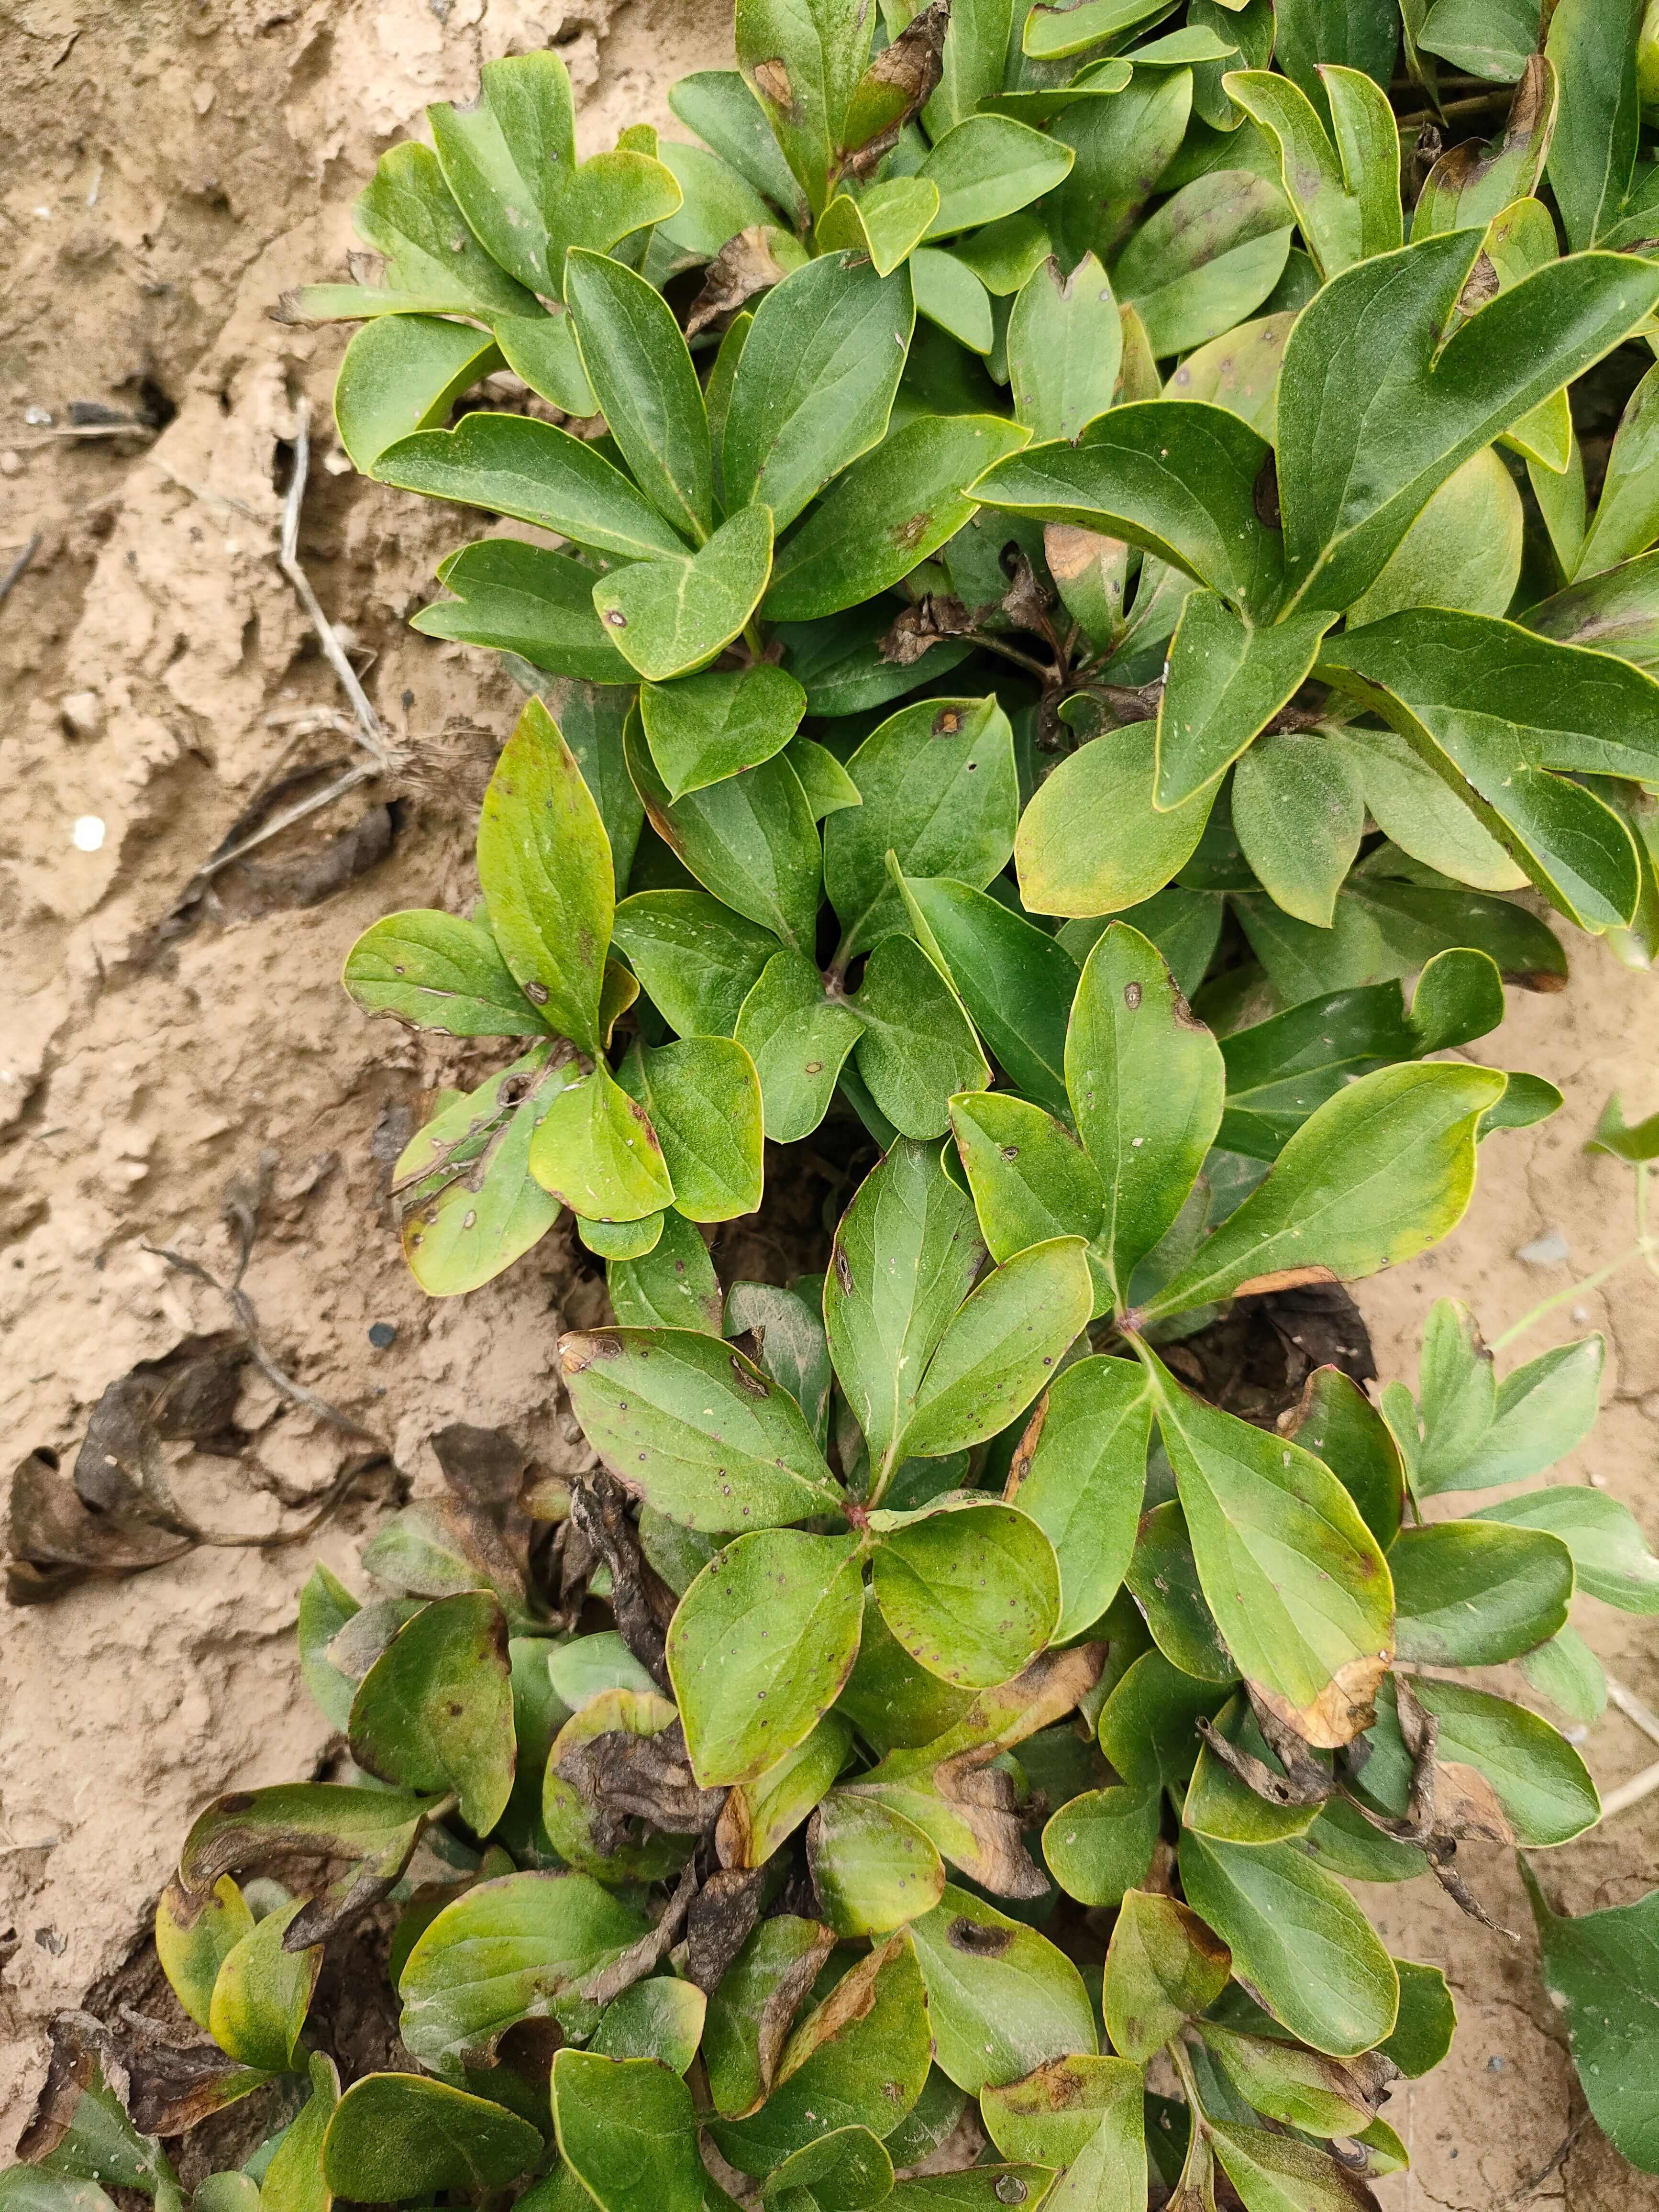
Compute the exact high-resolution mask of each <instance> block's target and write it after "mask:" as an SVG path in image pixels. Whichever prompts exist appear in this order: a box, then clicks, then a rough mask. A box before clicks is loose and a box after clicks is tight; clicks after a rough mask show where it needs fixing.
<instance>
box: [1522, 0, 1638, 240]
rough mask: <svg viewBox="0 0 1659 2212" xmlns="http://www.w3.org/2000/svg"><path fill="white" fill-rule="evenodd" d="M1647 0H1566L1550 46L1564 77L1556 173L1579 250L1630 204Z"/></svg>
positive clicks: (1552, 174) (1555, 185)
mask: <svg viewBox="0 0 1659 2212" xmlns="http://www.w3.org/2000/svg"><path fill="white" fill-rule="evenodd" d="M1641 20H1642V0H1610V4H1608V5H1606V6H1602V7H1596V6H1595V5H1590V4H1586V0H1563V4H1562V5H1561V6H1560V7H1559V8H1558V9H1556V11H1555V12H1554V14H1553V15H1552V16H1551V18H1550V25H1549V33H1548V36H1547V39H1546V40H1545V43H1544V51H1545V52H1546V54H1547V56H1548V58H1549V59H1550V60H1551V61H1552V62H1553V64H1555V69H1556V73H1557V75H1558V76H1559V78H1560V81H1561V107H1560V114H1559V118H1558V120H1557V123H1556V127H1555V137H1554V139H1553V142H1552V143H1551V146H1550V156H1549V180H1550V185H1551V188H1552V189H1553V191H1554V194H1555V198H1556V204H1557V205H1558V206H1559V209H1560V210H1561V219H1562V222H1563V225H1564V227H1565V230H1566V234H1567V242H1568V244H1569V245H1570V246H1572V247H1573V248H1574V249H1575V250H1582V249H1583V247H1585V246H1593V245H1594V244H1595V241H1596V240H1597V239H1599V238H1601V237H1603V236H1604V235H1605V234H1607V232H1608V231H1610V230H1611V229H1612V228H1613V225H1614V224H1615V223H1616V222H1618V220H1619V217H1620V215H1621V213H1622V212H1623V210H1624V204H1625V199H1626V194H1627V192H1628V191H1629V189H1630V183H1631V176H1632V169H1633V168H1634V166H1635V161H1636V153H1637V145H1638V135H1639V131H1640V127H1641V109H1640V102H1639V95H1638V84H1637V73H1636V37H1637V29H1638V24H1639V23H1640V21H1641Z"/></svg>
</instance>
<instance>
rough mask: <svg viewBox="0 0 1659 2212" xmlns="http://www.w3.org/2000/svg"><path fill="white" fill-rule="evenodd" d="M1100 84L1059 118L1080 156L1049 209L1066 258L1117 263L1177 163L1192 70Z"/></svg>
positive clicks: (1061, 131) (1062, 136) (1057, 245)
mask: <svg viewBox="0 0 1659 2212" xmlns="http://www.w3.org/2000/svg"><path fill="white" fill-rule="evenodd" d="M1099 82H1100V89H1099V90H1098V91H1095V90H1093V89H1089V90H1086V91H1085V92H1084V93H1082V94H1079V97H1078V104H1077V105H1075V106H1067V107H1066V110H1065V112H1060V113H1057V114H1056V115H1055V117H1054V137H1056V138H1057V139H1059V140H1060V142H1061V143H1062V144H1065V145H1069V146H1071V147H1072V148H1073V149H1074V151H1075V154H1076V156H1077V158H1076V160H1075V161H1074V162H1073V167H1072V171H1071V173H1070V175H1069V176H1068V177H1067V178H1066V180H1065V182H1064V183H1063V184H1062V185H1060V187H1059V188H1058V190H1057V191H1054V192H1052V193H1050V194H1049V196H1048V199H1047V201H1046V202H1045V204H1044V207H1043V213H1044V216H1046V217H1047V220H1048V228H1049V231H1050V233H1051V234H1052V236H1053V240H1054V250H1055V252H1057V253H1058V254H1059V256H1060V259H1061V261H1062V262H1064V261H1067V260H1070V261H1073V262H1076V261H1078V260H1079V259H1081V258H1082V256H1083V255H1084V254H1085V252H1093V253H1096V254H1097V255H1098V256H1099V257H1100V258H1101V259H1102V261H1103V262H1109V260H1110V259H1111V257H1112V255H1113V254H1114V253H1115V251H1116V250H1117V248H1118V247H1119V246H1121V244H1122V243H1123V240H1125V238H1126V237H1127V235H1128V234H1129V232H1130V230H1131V228H1133V224H1134V220H1135V217H1136V216H1138V215H1139V212H1140V210H1141V209H1142V208H1143V207H1144V206H1145V205H1146V202H1147V200H1148V199H1149V198H1150V197H1152V193H1153V191H1155V190H1156V189H1157V186H1158V180H1159V179H1160V178H1161V177H1162V175H1163V174H1164V171H1165V170H1166V169H1167V168H1168V167H1169V166H1170V161H1172V160H1173V158H1174V156H1175V155H1176V150H1177V149H1178V148H1179V147H1180V144H1181V142H1182V137H1183V136H1184V135H1185V132H1186V129H1187V124H1188V118H1189V116H1190V114H1191V112H1192V106H1193V74H1192V71H1191V70H1189V69H1173V70H1142V71H1141V72H1140V73H1139V75H1138V76H1132V77H1131V81H1130V82H1129V83H1128V85H1127V88H1123V89H1121V90H1119V91H1116V92H1114V91H1112V90H1111V87H1110V82H1109V81H1108V79H1107V78H1106V77H1104V76H1103V77H1102V78H1101V79H1100V81H1099ZM1056 96H1057V95H1056V94H1053V93H1050V94H1048V95H1047V98H1048V100H1053V99H1054V98H1055V97H1056Z"/></svg>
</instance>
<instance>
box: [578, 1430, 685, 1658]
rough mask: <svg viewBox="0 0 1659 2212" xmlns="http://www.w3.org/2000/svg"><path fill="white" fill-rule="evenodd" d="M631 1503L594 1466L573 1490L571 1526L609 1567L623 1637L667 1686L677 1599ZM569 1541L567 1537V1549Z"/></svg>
mask: <svg viewBox="0 0 1659 2212" xmlns="http://www.w3.org/2000/svg"><path fill="white" fill-rule="evenodd" d="M628 1502H629V1501H628V1492H626V1491H625V1490H624V1489H623V1486H622V1485H621V1483H619V1482H618V1481H617V1480H616V1478H615V1476H614V1475H611V1474H606V1473H605V1469H604V1468H595V1469H594V1470H593V1472H592V1474H586V1475H584V1476H583V1477H582V1479H581V1480H580V1482H579V1483H577V1484H576V1485H575V1486H574V1488H573V1490H572V1492H571V1496H570V1521H571V1530H572V1534H578V1535H580V1536H581V1537H582V1538H583V1539H584V1540H585V1541H586V1544H587V1545H588V1546H589V1547H590V1548H591V1549H592V1552H593V1553H596V1554H597V1555H598V1556H599V1558H600V1559H603V1560H604V1561H605V1565H606V1566H607V1567H609V1568H610V1570H611V1609H612V1611H613V1612H614V1613H615V1614H616V1616H617V1629H618V1631H619V1632H620V1633H621V1636H622V1639H623V1643H624V1644H626V1645H627V1646H628V1648H629V1650H630V1651H631V1652H632V1653H633V1655H634V1656H635V1658H636V1659H637V1660H638V1661H639V1662H640V1664H641V1666H642V1667H643V1668H646V1669H647V1672H648V1673H649V1674H651V1676H652V1678H653V1680H654V1681H655V1682H656V1683H657V1685H658V1686H659V1688H661V1689H664V1690H666V1689H667V1688H668V1686H669V1682H668V1662H667V1661H666V1659H665V1656H664V1638H665V1635H666V1632H667V1628H668V1624H669V1622H670V1621H671V1620H672V1619H673V1618H674V1607H675V1603H676V1600H675V1596H674V1593H673V1591H672V1590H671V1589H670V1588H669V1587H668V1584H667V1583H665V1581H664V1580H663V1578H662V1577H661V1576H660V1575H659V1573H658V1572H657V1571H656V1569H655V1568H654V1567H653V1566H652V1565H650V1563H649V1561H648V1560H647V1559H646V1557H645V1554H644V1553H643V1552H641V1549H640V1540H639V1535H638V1533H637V1531H636V1530H635V1526H634V1523H633V1522H632V1521H631V1520H630V1519H629V1513H628ZM568 1544H569V1539H568V1537H567V1539H566V1545H567V1550H568Z"/></svg>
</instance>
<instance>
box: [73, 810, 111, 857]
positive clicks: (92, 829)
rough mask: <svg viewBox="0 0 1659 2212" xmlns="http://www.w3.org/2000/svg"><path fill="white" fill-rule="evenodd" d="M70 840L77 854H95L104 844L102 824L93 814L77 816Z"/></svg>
mask: <svg viewBox="0 0 1659 2212" xmlns="http://www.w3.org/2000/svg"><path fill="white" fill-rule="evenodd" d="M70 842H71V843H72V844H73V845H74V847H75V849H76V852H77V853H95V852H97V851H98V850H99V848H100V846H101V845H102V844H103V842H104V825H103V823H102V822H101V821H100V819H99V817H98V816H97V815H95V814H77V815H76V817H75V827H74V829H71V830H70Z"/></svg>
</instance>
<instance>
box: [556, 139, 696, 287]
mask: <svg viewBox="0 0 1659 2212" xmlns="http://www.w3.org/2000/svg"><path fill="white" fill-rule="evenodd" d="M652 143H655V133H654V132H653V134H652ZM682 197H683V195H682V193H681V191H680V187H679V185H678V182H677V180H676V179H675V176H674V173H673V171H672V170H671V169H670V168H667V167H665V165H664V164H663V163H662V162H661V161H657V160H656V159H655V158H654V157H653V156H652V155H648V154H646V153H644V152H642V151H641V150H640V149H638V148H636V147H626V146H618V147H617V148H616V149H615V150H614V151H613V152H611V153H603V154H595V155H593V156H592V159H591V160H589V161H584V162H583V163H582V165H581V167H580V168H579V169H578V170H577V172H576V173H575V175H574V178H573V179H571V182H570V185H569V188H568V190H567V191H564V192H562V193H561V194H560V196H559V198H558V200H557V201H556V204H555V205H554V208H553V210H552V219H551V221H550V224H549V232H550V236H549V240H548V250H547V260H548V267H549V270H550V271H551V272H552V274H553V275H555V276H558V275H559V273H560V272H561V271H562V270H563V268H564V265H565V255H566V254H567V252H569V250H570V249H571V248H572V247H573V246H586V248H587V249H588V250H589V251H590V252H594V253H609V252H611V249H612V248H613V247H614V246H619V245H620V244H621V243H622V241H623V240H624V239H627V238H629V237H630V236H632V235H633V234H635V233H636V232H638V231H641V230H644V229H646V228H648V227H649V226H650V225H651V224H653V223H656V222H662V221H664V220H665V218H666V217H668V216H672V215H674V214H675V213H676V212H677V211H678V209H679V206H680V204H681V200H682Z"/></svg>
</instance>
